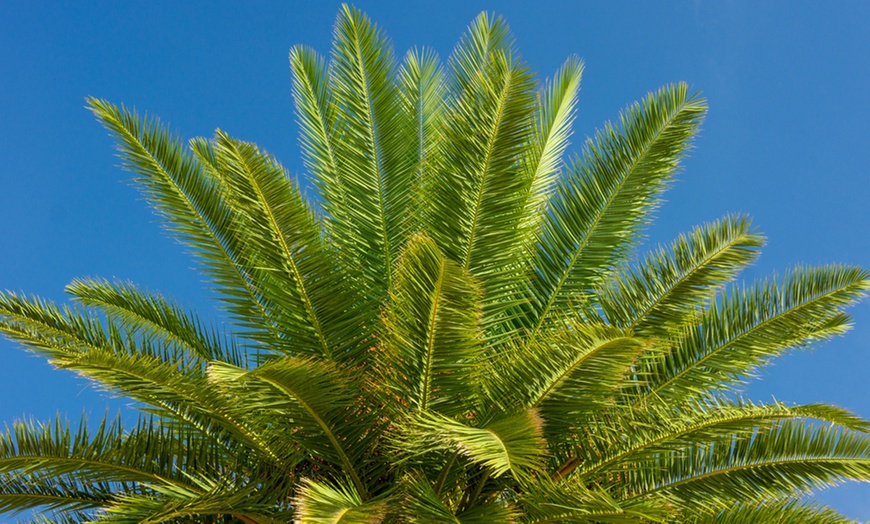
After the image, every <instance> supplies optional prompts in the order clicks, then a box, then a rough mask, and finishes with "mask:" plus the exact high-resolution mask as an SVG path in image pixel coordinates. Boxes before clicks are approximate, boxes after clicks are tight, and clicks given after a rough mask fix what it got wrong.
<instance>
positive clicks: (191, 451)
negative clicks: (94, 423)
mask: <svg viewBox="0 0 870 524" xmlns="http://www.w3.org/2000/svg"><path fill="white" fill-rule="evenodd" d="M228 457H229V455H227V454H225V453H223V451H222V450H221V449H220V448H215V447H214V446H212V445H211V442H210V441H207V440H204V439H203V437H202V436H201V435H199V434H198V433H196V432H192V431H190V430H187V429H180V430H179V429H175V430H172V429H163V428H161V427H160V426H159V424H157V423H155V421H154V420H153V419H143V420H140V422H139V424H138V425H137V426H136V427H135V428H133V430H132V431H124V429H123V428H122V426H121V424H120V421H119V420H117V419H116V420H114V421H109V420H107V419H103V421H102V422H101V423H100V425H99V427H98V428H97V429H96V431H89V430H88V428H87V426H86V425H85V423H84V421H83V422H82V423H81V424H80V425H79V428H78V430H76V431H73V430H72V429H71V428H70V426H69V424H68V423H65V422H64V421H62V420H60V419H57V420H55V421H54V423H52V424H37V423H32V422H16V423H15V424H13V426H12V428H11V429H10V428H6V432H5V434H3V435H0V475H11V474H18V475H21V476H27V475H33V474H37V475H39V477H40V478H41V479H54V478H57V479H61V480H62V479H64V478H66V477H68V476H70V475H72V474H74V475H75V477H76V479H78V481H80V482H87V483H91V484H94V485H97V484H100V483H108V482H112V483H123V484H124V485H127V484H139V485H151V484H153V485H157V486H161V485H162V486H168V487H172V486H175V487H190V483H189V479H188V478H187V477H186V476H185V475H184V474H183V471H184V470H185V469H188V468H189V469H196V470H198V471H199V472H200V474H206V473H208V472H209V469H210V468H211V465H212V464H216V463H219V462H224V461H226V460H227V459H228ZM211 473H212V474H215V475H216V474H217V472H211Z"/></svg>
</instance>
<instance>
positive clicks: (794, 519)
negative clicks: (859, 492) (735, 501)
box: [686, 499, 856, 524]
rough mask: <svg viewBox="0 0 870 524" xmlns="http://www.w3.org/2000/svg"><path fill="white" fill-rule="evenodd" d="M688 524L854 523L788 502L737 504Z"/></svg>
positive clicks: (821, 509) (817, 507) (816, 506)
mask: <svg viewBox="0 0 870 524" xmlns="http://www.w3.org/2000/svg"><path fill="white" fill-rule="evenodd" d="M686 522H689V523H691V524H744V523H746V522H776V523H777V524H807V523H808V522H811V523H813V524H856V522H855V521H854V520H852V519H849V518H846V517H844V516H843V515H841V514H840V513H838V512H837V511H834V510H833V509H831V508H829V507H826V506H823V505H821V504H814V503H806V502H801V501H796V500H792V499H786V500H781V501H765V502H762V503H756V504H739V505H737V506H736V507H731V508H728V509H726V510H723V511H720V512H718V513H710V514H707V515H703V516H698V517H695V518H693V519H692V520H688V521H686Z"/></svg>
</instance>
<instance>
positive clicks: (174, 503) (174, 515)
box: [93, 479, 293, 524]
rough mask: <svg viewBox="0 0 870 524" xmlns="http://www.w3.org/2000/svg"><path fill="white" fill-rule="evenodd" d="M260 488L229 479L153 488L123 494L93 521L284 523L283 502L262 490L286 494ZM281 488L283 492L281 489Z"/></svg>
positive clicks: (286, 511) (288, 516)
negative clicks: (177, 487)
mask: <svg viewBox="0 0 870 524" xmlns="http://www.w3.org/2000/svg"><path fill="white" fill-rule="evenodd" d="M261 487H262V489H263V491H262V492H259V490H257V489H253V488H246V487H242V488H239V487H238V486H235V485H234V482H233V481H232V480H227V479H222V480H220V481H200V487H199V489H198V490H196V491H192V490H166V489H162V490H156V492H154V493H148V494H142V495H137V494H125V495H122V496H119V497H118V500H117V501H115V502H114V503H113V504H111V505H109V506H108V507H107V508H106V509H105V510H104V511H102V512H101V513H100V514H99V515H98V517H97V518H96V519H95V520H94V521H93V522H95V523H99V522H104V523H108V522H111V523H112V524H162V523H164V522H196V523H200V522H209V523H211V522H221V523H223V522H243V523H245V524H271V523H274V522H288V521H289V520H290V519H291V518H292V515H293V512H292V510H290V509H289V507H287V504H286V503H283V504H275V503H274V502H273V501H272V500H270V498H269V497H267V496H265V495H266V492H267V491H269V490H272V491H273V492H274V493H275V495H277V496H278V497H280V498H284V499H288V498H289V494H287V493H285V492H282V490H281V489H276V488H275V486H272V485H268V484H265V485H263V486H261ZM283 491H286V489H285V490H283Z"/></svg>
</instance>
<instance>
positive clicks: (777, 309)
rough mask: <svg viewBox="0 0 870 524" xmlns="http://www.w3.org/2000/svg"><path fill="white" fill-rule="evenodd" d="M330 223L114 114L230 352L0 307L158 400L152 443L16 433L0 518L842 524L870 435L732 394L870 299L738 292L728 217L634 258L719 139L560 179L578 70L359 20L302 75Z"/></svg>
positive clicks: (288, 188) (850, 283) (812, 279)
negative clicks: (416, 38) (837, 488)
mask: <svg viewBox="0 0 870 524" xmlns="http://www.w3.org/2000/svg"><path fill="white" fill-rule="evenodd" d="M290 65H291V68H292V71H293V75H294V81H293V82H294V83H293V96H294V100H295V102H296V108H297V115H298V123H299V126H300V128H301V144H302V151H303V154H304V160H305V165H306V168H307V170H308V171H309V173H310V175H311V178H310V181H311V183H312V184H313V186H314V187H315V189H316V192H317V198H316V200H315V202H316V204H317V205H316V206H315V205H313V204H312V203H311V202H309V201H308V200H307V199H306V198H305V196H304V195H303V193H302V192H301V191H300V188H299V187H298V186H297V185H296V184H295V183H294V182H293V181H292V179H291V178H290V177H289V176H288V174H287V172H286V171H285V170H284V168H283V167H282V166H281V165H280V164H279V163H278V162H277V161H276V160H275V159H274V158H273V157H272V156H270V155H268V154H267V153H264V152H263V151H261V150H260V149H258V148H257V146H255V145H253V144H251V143H247V142H243V141H240V140H237V139H235V138H233V137H232V136H230V135H228V134H227V133H225V132H223V131H220V130H218V131H217V132H216V133H215V136H214V138H212V139H203V138H196V139H193V140H190V141H189V142H187V143H184V142H182V141H181V140H180V139H179V138H178V137H177V136H176V135H174V134H173V133H171V132H170V131H169V130H168V129H167V128H166V127H165V126H164V125H163V124H161V123H160V122H159V121H158V120H156V119H154V118H150V117H140V116H139V115H137V114H136V113H135V112H133V111H131V110H128V109H126V108H124V107H123V106H121V107H119V106H115V105H112V104H110V103H108V102H106V101H103V100H98V99H91V100H89V104H90V108H91V110H92V111H93V112H94V114H95V115H96V116H97V118H98V119H99V120H100V121H101V122H102V123H103V125H105V127H106V128H107V129H108V130H109V131H110V132H111V133H112V134H113V135H114V136H115V137H116V139H117V143H118V148H119V150H120V156H121V158H122V159H123V162H124V165H125V167H126V168H127V169H128V170H130V171H132V172H133V173H135V174H136V176H137V182H138V185H139V187H140V188H141V189H142V191H143V192H144V194H145V195H146V197H147V198H148V200H149V201H150V202H151V203H152V204H153V206H154V208H155V210H156V212H157V213H158V214H159V215H160V216H161V217H162V218H163V219H164V221H165V224H166V226H167V228H168V229H169V231H171V233H172V234H173V235H174V236H176V237H177V238H179V239H180V240H181V241H182V242H184V243H185V244H187V245H188V246H189V247H190V248H192V250H193V252H194V253H195V255H196V256H197V257H198V259H199V261H200V262H201V266H202V269H203V270H204V271H205V273H206V274H207V275H208V277H209V278H210V281H211V283H212V285H213V286H214V288H215V289H216V290H217V291H218V292H219V294H220V300H221V301H222V303H223V305H224V306H225V308H226V310H227V312H228V315H229V317H230V318H231V320H232V325H233V330H232V332H224V331H222V330H218V329H216V328H213V327H210V326H209V325H208V323H207V322H205V321H203V320H201V319H200V318H199V317H198V316H196V315H195V314H194V313H192V312H189V311H186V310H185V309H183V308H181V307H180V306H179V305H177V304H176V303H175V302H173V301H171V300H169V299H167V298H165V297H164V296H162V295H159V294H155V293H151V292H148V291H145V290H142V289H140V288H138V287H136V286H134V285H133V284H130V283H127V282H122V281H107V280H100V279H82V280H75V281H73V282H72V283H71V284H70V285H69V286H68V288H67V291H68V292H69V293H70V295H71V296H72V297H73V300H74V304H73V305H68V306H67V305H55V304H52V303H49V302H47V301H44V300H41V299H39V298H33V297H28V296H24V295H20V294H15V293H11V292H6V293H2V294H0V330H2V331H3V332H4V333H5V334H6V335H7V336H9V337H10V338H12V339H15V340H17V341H19V342H21V343H22V344H23V345H24V346H26V347H27V348H29V349H30V350H32V351H34V352H36V353H38V354H40V355H43V356H45V357H46V358H48V359H49V361H50V362H51V363H52V364H53V365H55V366H56V367H59V368H64V369H71V370H73V371H75V372H77V373H79V374H81V375H83V376H86V377H88V378H90V379H93V380H94V381H96V382H98V383H99V384H101V385H102V386H103V387H105V388H106V389H108V390H110V391H112V392H117V393H120V394H123V395H125V396H127V397H129V398H131V399H133V400H135V401H137V405H138V406H140V409H141V410H142V412H143V415H142V418H141V419H140V421H139V423H138V424H137V425H135V427H133V428H124V427H122V424H121V423H120V422H119V421H117V420H115V421H113V420H104V421H103V422H102V423H100V424H99V425H98V426H97V427H96V429H94V426H90V428H89V426H88V425H87V424H85V423H84V422H83V423H82V424H81V425H80V426H79V427H78V428H77V429H76V428H72V427H71V426H70V425H69V424H68V423H66V422H64V421H62V420H57V421H53V422H50V423H47V424H36V423H28V422H17V423H15V424H13V425H12V427H11V428H10V429H7V430H6V433H5V434H4V435H0V512H10V513H15V512H20V511H31V512H35V511H41V512H42V513H41V514H38V515H37V517H36V518H37V519H42V521H45V522H83V521H88V522H115V523H126V522H131V523H132V522H154V523H156V522H179V523H181V522H191V523H205V522H244V523H249V524H250V523H272V522H290V521H295V522H301V523H315V524H321V523H323V524H325V523H339V522H340V523H342V524H353V523H374V522H420V523H438V522H451V523H456V522H461V523H463V524H474V523H509V522H517V523H540V524H543V523H555V522H589V523H593V522H697V523H702V522H713V521H717V522H829V523H837V522H847V520H846V519H845V518H844V517H841V516H839V515H838V514H837V513H836V512H834V511H833V510H831V509H828V508H825V507H823V506H820V505H817V504H816V503H814V502H812V501H811V500H810V499H808V498H807V497H806V494H807V493H809V492H811V491H813V490H814V489H818V488H823V487H826V486H829V485H833V484H837V483H839V482H842V481H846V480H870V433H868V432H870V422H867V421H864V420H862V419H860V418H859V417H857V416H854V415H852V414H850V413H849V412H846V411H844V410H842V409H839V408H835V407H831V406H826V405H805V406H789V405H785V404H782V403H773V404H757V403H753V402H750V401H749V400H746V399H744V398H742V397H740V396H739V394H738V393H737V392H736V391H737V388H738V387H739V386H740V385H741V384H743V383H744V381H745V380H747V379H748V378H749V377H751V376H752V374H753V373H754V372H756V371H757V370H758V369H759V368H760V367H761V366H764V365H765V364H766V363H768V362H769V361H770V360H771V359H772V358H773V357H776V356H778V355H780V354H781V353H783V352H785V351H787V350H789V349H792V348H798V347H807V346H811V345H813V344H815V343H816V342H819V341H823V340H826V339H828V338H830V337H833V336H835V335H839V334H841V333H843V332H844V331H846V330H847V329H848V327H849V323H850V319H849V316H848V315H847V314H846V313H845V312H844V310H845V308H847V307H848V306H850V305H851V304H853V303H855V302H856V301H857V300H859V299H860V298H861V297H862V296H863V295H864V294H865V292H866V291H867V290H868V289H870V273H868V272H867V271H865V270H863V269H861V268H857V267H848V266H840V265H828V266H822V267H796V268H794V269H792V270H790V271H787V272H786V273H784V274H783V275H782V276H780V277H777V278H771V279H769V280H762V281H760V282H757V283H754V284H750V285H738V284H732V281H734V279H735V278H736V276H737V275H738V273H739V272H740V271H741V270H742V269H743V268H745V267H746V266H747V265H749V264H751V263H752V262H753V261H754V260H755V258H756V256H757V255H758V252H759V248H760V247H761V246H762V244H763V238H762V237H761V236H760V235H759V234H758V233H757V232H756V231H755V230H754V229H753V227H752V226H751V224H750V222H749V220H748V218H746V217H745V216H739V215H727V216H724V217H723V218H722V219H720V220H718V221H716V222H714V223H710V224H705V225H702V226H700V227H698V228H696V229H694V230H692V231H690V232H688V233H686V234H684V235H681V236H679V237H678V238H677V239H675V240H674V241H673V242H672V243H671V244H669V245H666V246H662V247H660V248H658V249H655V250H653V251H651V252H650V253H648V254H646V255H644V256H641V257H636V256H635V248H636V246H637V244H638V241H639V240H640V238H641V236H642V233H643V229H644V227H645V225H646V224H647V223H648V222H649V221H650V217H651V213H652V212H653V211H654V210H655V208H656V207H657V206H658V204H659V202H660V198H661V194H662V192H663V191H664V190H665V189H666V188H667V186H668V185H669V183H670V181H671V180H672V178H673V175H674V172H675V171H676V170H678V169H679V162H680V159H681V157H682V156H683V155H684V154H685V153H686V151H687V150H688V149H689V148H690V143H691V140H692V138H693V136H694V135H695V134H696V133H697V130H698V127H699V125H700V123H701V120H702V118H703V116H704V113H705V110H706V106H705V103H704V100H703V99H701V98H700V97H699V96H697V95H693V94H690V93H689V92H688V89H687V87H686V86H685V85H684V84H675V85H669V86H665V87H663V88H661V89H660V90H658V91H656V92H654V93H650V94H649V95H647V96H646V97H644V98H643V99H642V100H641V101H640V102H638V103H636V104H633V105H631V106H629V107H628V108H626V109H625V110H624V111H623V112H622V114H621V115H620V116H619V119H618V120H617V121H616V122H615V123H608V124H606V125H604V127H603V128H602V129H601V130H599V131H598V132H597V133H596V134H595V136H594V137H593V138H592V139H589V140H587V142H586V143H585V144H584V146H583V148H582V152H581V153H580V154H579V155H576V156H575V157H574V158H571V159H570V160H566V159H565V158H564V157H565V153H566V149H567V147H568V141H569V137H570V135H571V125H572V120H573V116H574V110H575V105H576V102H577V93H578V89H579V86H580V77H581V72H582V70H583V65H582V62H581V61H580V60H578V59H576V58H569V59H568V60H567V61H566V62H565V64H564V65H563V67H562V68H561V69H560V70H559V71H558V72H556V74H555V75H554V76H553V78H552V79H551V80H549V81H547V82H545V83H543V84H539V83H538V82H537V81H536V79H535V77H534V75H533V74H532V72H531V71H530V70H529V69H528V67H527V66H526V65H525V64H524V63H523V62H522V60H520V59H519V57H518V54H517V53H516V51H515V50H514V47H513V41H512V37H511V36H510V33H509V31H508V28H507V26H506V25H505V23H504V22H503V21H502V20H501V19H499V18H495V17H492V16H490V15H487V14H482V15H480V16H479V17H478V18H477V19H476V20H475V21H474V22H473V23H472V24H471V26H470V27H469V29H468V31H467V33H466V34H465V35H464V36H463V37H462V39H461V40H460V42H459V44H458V45H457V47H456V49H455V51H454V52H453V54H452V55H451V57H450V59H449V60H448V61H447V62H446V63H445V64H443V65H442V63H441V62H440V61H439V59H438V57H437V56H436V55H435V54H434V53H433V52H432V51H430V50H413V51H411V52H409V53H408V54H407V55H405V57H404V58H403V59H401V60H398V59H397V58H396V57H395V56H394V55H393V51H392V49H391V47H390V44H389V42H388V40H387V38H386V37H385V36H384V34H383V33H382V32H381V30H380V29H378V28H377V26H375V25H373V24H372V23H371V22H370V21H369V20H368V19H367V18H366V17H365V16H364V15H363V14H361V13H360V12H358V11H356V10H355V9H353V8H349V7H344V8H343V9H342V11H341V12H340V13H339V15H338V20H337V22H336V25H335V35H334V44H333V48H332V51H331V55H330V57H329V59H328V60H326V59H324V58H322V57H320V56H319V55H318V54H317V53H315V52H314V51H312V50H311V49H309V48H306V47H296V48H294V49H293V50H292V51H291V53H290Z"/></svg>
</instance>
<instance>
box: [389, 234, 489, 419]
mask: <svg viewBox="0 0 870 524" xmlns="http://www.w3.org/2000/svg"><path fill="white" fill-rule="evenodd" d="M394 286H395V289H394V291H393V293H392V300H391V304H390V307H388V309H387V312H386V314H385V316H384V322H385V325H386V331H387V333H386V334H385V335H386V336H385V337H384V338H385V344H386V349H385V351H386V353H385V355H384V363H383V367H384V369H383V371H382V373H383V376H384V378H385V381H386V383H387V385H388V387H389V388H391V389H392V390H393V393H394V394H395V395H397V396H398V397H399V398H400V399H401V401H402V402H403V403H405V404H406V405H407V406H408V407H410V408H411V409H412V410H422V411H425V410H429V409H431V410H435V411H439V412H444V413H447V414H455V413H458V412H461V410H462V408H463V407H465V406H463V401H465V402H464V403H465V404H466V406H467V405H468V402H469V400H470V399H463V396H464V395H467V394H468V389H469V388H468V383H469V380H470V379H471V373H470V370H471V368H472V366H473V361H474V359H475V357H476V356H477V354H478V352H479V351H480V349H481V346H482V341H483V340H482V339H483V334H482V332H481V329H480V316H481V312H480V297H481V292H480V290H479V288H478V286H477V283H476V282H475V281H473V280H472V279H471V278H470V277H469V276H468V273H467V272H466V271H465V270H463V269H462V268H461V267H459V265H458V264H456V263H455V262H453V261H450V260H447V259H446V258H444V255H442V254H441V252H440V251H439V250H438V247H437V246H436V245H435V243H434V242H433V241H432V240H430V239H428V238H427V237H425V236H417V237H415V238H414V239H413V240H412V241H411V243H410V244H409V245H408V247H407V249H406V250H405V252H404V253H403V255H402V257H401V259H400V260H399V263H398V267H397V269H396V278H395V280H394Z"/></svg>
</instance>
